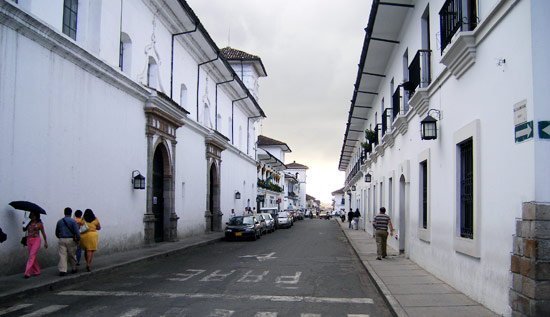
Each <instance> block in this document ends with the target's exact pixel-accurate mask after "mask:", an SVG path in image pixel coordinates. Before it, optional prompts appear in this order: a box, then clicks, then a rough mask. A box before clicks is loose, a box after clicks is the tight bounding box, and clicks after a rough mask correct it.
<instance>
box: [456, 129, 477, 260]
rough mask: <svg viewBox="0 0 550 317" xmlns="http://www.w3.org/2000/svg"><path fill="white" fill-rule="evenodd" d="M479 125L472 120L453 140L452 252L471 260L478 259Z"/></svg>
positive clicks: (457, 132) (458, 131)
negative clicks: (469, 257)
mask: <svg viewBox="0 0 550 317" xmlns="http://www.w3.org/2000/svg"><path fill="white" fill-rule="evenodd" d="M480 122H481V121H480V120H474V121H472V122H471V123H469V124H467V125H466V126H464V127H463V128H461V129H459V130H457V131H456V132H455V133H454V137H453V140H454V142H455V144H456V153H455V169H456V170H455V173H456V174H455V175H456V180H455V225H454V249H455V251H457V252H460V253H462V254H465V255H469V256H471V257H474V258H480V257H481V235H480V229H479V228H480V227H479V225H478V224H479V221H480V219H481V213H482V210H481V206H480V200H479V188H480V186H479V167H480V160H481V156H480V148H479V144H480V125H481V123H480ZM476 225H477V226H476Z"/></svg>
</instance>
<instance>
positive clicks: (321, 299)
mask: <svg viewBox="0 0 550 317" xmlns="http://www.w3.org/2000/svg"><path fill="white" fill-rule="evenodd" d="M57 294H58V295H62V296H115V297H130V296H142V297H145V296H147V297H164V298H182V297H185V298H206V299H224V300H251V301H255V300H264V301H270V302H305V303H330V304H373V303H374V301H373V300H372V298H368V297H364V298H337V297H336V298H331V297H311V296H269V295H228V294H204V293H160V292H125V291H77V290H72V291H64V292H59V293H57Z"/></svg>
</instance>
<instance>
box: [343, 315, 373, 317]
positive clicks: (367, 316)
mask: <svg viewBox="0 0 550 317" xmlns="http://www.w3.org/2000/svg"><path fill="white" fill-rule="evenodd" d="M347 316H348V317H369V315H365V314H348V315H347Z"/></svg>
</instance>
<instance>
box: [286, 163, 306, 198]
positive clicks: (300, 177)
mask: <svg viewBox="0 0 550 317" xmlns="http://www.w3.org/2000/svg"><path fill="white" fill-rule="evenodd" d="M286 167H287V170H286V175H287V176H286V177H287V178H288V179H289V184H288V188H287V198H288V204H287V205H286V206H285V208H286V209H304V208H306V207H307V201H306V189H307V186H306V185H307V175H306V173H307V170H308V169H309V167H307V166H305V165H303V164H300V163H296V161H293V162H292V163H287V164H286Z"/></svg>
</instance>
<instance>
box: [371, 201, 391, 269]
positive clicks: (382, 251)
mask: <svg viewBox="0 0 550 317" xmlns="http://www.w3.org/2000/svg"><path fill="white" fill-rule="evenodd" d="M372 225H373V226H374V228H375V229H376V233H375V236H376V247H377V248H376V255H377V257H376V259H377V260H382V258H385V257H387V256H388V254H387V252H386V248H387V241H388V227H389V228H390V235H391V236H393V226H392V223H391V219H390V216H388V215H386V208H384V207H380V213H379V214H378V215H377V216H376V217H374V220H373V221H372Z"/></svg>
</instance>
